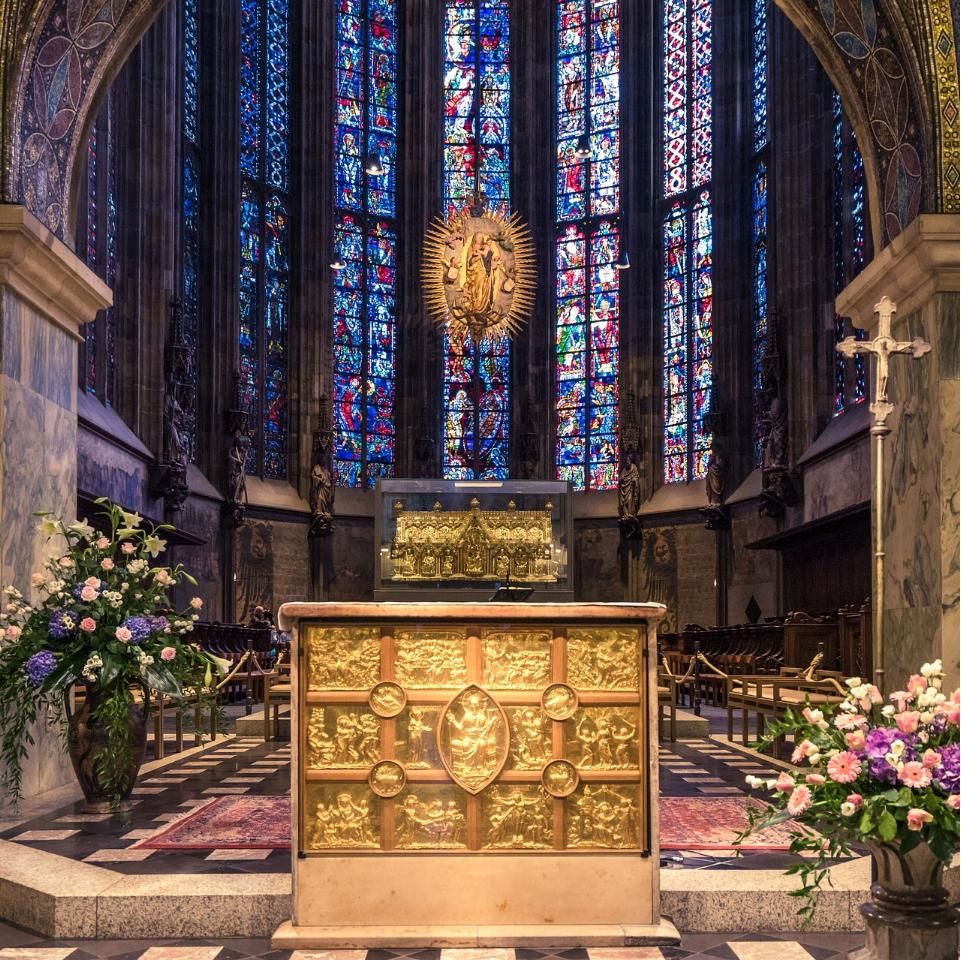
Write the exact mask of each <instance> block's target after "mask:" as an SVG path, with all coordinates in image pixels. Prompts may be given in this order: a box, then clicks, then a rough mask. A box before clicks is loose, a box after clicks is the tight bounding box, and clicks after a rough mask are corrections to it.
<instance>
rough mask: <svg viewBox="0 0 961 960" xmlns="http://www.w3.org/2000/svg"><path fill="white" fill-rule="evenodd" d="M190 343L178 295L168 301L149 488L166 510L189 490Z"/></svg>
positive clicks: (179, 504) (179, 506)
mask: <svg viewBox="0 0 961 960" xmlns="http://www.w3.org/2000/svg"><path fill="white" fill-rule="evenodd" d="M190 362H191V361H190V345H189V344H188V343H187V339H186V336H185V335H184V326H183V308H182V306H181V303H180V300H179V299H176V298H175V299H174V300H172V301H171V302H170V338H169V340H168V342H167V355H166V363H165V366H166V378H165V382H164V439H163V457H162V459H161V461H160V462H159V463H158V464H157V465H156V467H155V468H154V477H153V482H152V483H151V488H152V491H153V493H154V494H155V495H156V496H158V497H163V498H164V505H165V507H166V509H167V510H169V511H178V510H182V509H183V505H184V503H185V502H186V500H187V496H188V494H189V493H190V488H189V487H188V485H187V464H188V462H189V461H190V442H189V439H188V431H189V428H190V424H189V422H188V417H187V413H186V409H185V407H186V406H188V405H189V402H190V400H189V397H188V392H189V391H190V390H191V389H192V388H193V387H192V384H191V382H190V376H189V373H190Z"/></svg>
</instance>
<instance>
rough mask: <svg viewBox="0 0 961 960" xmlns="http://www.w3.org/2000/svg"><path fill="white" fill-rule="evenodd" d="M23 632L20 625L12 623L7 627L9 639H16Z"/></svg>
mask: <svg viewBox="0 0 961 960" xmlns="http://www.w3.org/2000/svg"><path fill="white" fill-rule="evenodd" d="M21 632H22V631H21V630H20V628H19V627H15V626H14V625H13V624H12V623H11V624H10V626H9V627H7V629H6V634H7V639H8V640H16V639H18V638H19V636H20V634H21Z"/></svg>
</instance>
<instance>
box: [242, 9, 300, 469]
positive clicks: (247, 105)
mask: <svg viewBox="0 0 961 960" xmlns="http://www.w3.org/2000/svg"><path fill="white" fill-rule="evenodd" d="M240 21H241V34H240V171H241V174H242V184H241V198H240V290H239V292H240V323H239V331H238V338H239V346H240V372H241V381H242V388H243V400H244V404H245V408H246V410H247V413H248V414H249V423H250V431H251V445H250V452H249V454H248V457H247V472H248V473H253V474H256V475H259V476H263V477H265V478H268V479H273V480H285V479H287V470H288V451H287V447H288V443H287V441H288V429H289V427H288V401H287V378H288V368H289V360H288V350H289V309H290V291H289V272H290V248H289V229H290V228H289V204H288V201H287V190H288V163H289V151H288V146H287V141H288V137H289V127H290V103H289V98H290V93H289V86H290V78H289V69H288V61H289V29H290V23H289V10H288V0H240Z"/></svg>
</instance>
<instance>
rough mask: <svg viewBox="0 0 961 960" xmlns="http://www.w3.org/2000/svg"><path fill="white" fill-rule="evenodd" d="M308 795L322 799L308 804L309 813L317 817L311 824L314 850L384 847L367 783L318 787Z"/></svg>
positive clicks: (311, 838)
mask: <svg viewBox="0 0 961 960" xmlns="http://www.w3.org/2000/svg"><path fill="white" fill-rule="evenodd" d="M308 795H309V797H310V798H311V799H313V797H317V798H318V799H317V801H316V803H314V804H313V806H311V804H310V802H309V801H308V805H307V810H308V814H311V815H312V817H313V819H312V820H311V821H309V822H308V824H307V838H308V843H309V845H310V847H311V849H314V850H329V849H352V850H369V849H376V848H377V847H379V846H380V841H379V837H378V834H379V832H380V827H379V825H378V822H377V821H378V819H379V817H378V816H377V814H375V813H374V811H372V810H371V798H370V794H369V793H368V790H367V785H366V784H365V785H364V786H362V787H358V786H345V785H340V784H338V785H336V786H323V787H316V788H314V789H312V790H309V794H308ZM374 803H375V804H376V803H379V801H377V800H375V801H374ZM378 812H379V811H378Z"/></svg>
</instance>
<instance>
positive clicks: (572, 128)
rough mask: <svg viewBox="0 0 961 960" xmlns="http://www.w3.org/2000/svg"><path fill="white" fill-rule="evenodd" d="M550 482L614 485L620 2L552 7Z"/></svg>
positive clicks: (571, 0)
mask: <svg viewBox="0 0 961 960" xmlns="http://www.w3.org/2000/svg"><path fill="white" fill-rule="evenodd" d="M555 28H556V35H557V61H556V80H557V84H556V99H555V117H556V128H555V132H556V142H557V167H556V169H557V177H556V193H555V196H556V207H555V221H556V230H557V232H556V235H555V245H554V251H555V253H554V268H555V272H554V302H555V311H556V312H555V331H554V344H555V358H554V359H555V383H556V386H555V411H556V423H557V435H556V442H555V464H556V475H557V478H558V479H559V480H569V481H570V483H571V485H572V487H573V488H574V489H575V490H585V489H590V490H609V489H612V488H614V487H615V486H616V485H617V460H618V441H617V400H618V393H617V371H618V349H619V346H618V345H619V337H618V326H619V317H620V278H619V271H618V270H617V267H616V264H617V261H618V258H619V256H620V228H619V225H618V221H617V215H618V213H619V212H620V207H621V196H620V138H621V126H620V55H621V49H620V9H619V0H557V2H556V19H555Z"/></svg>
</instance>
